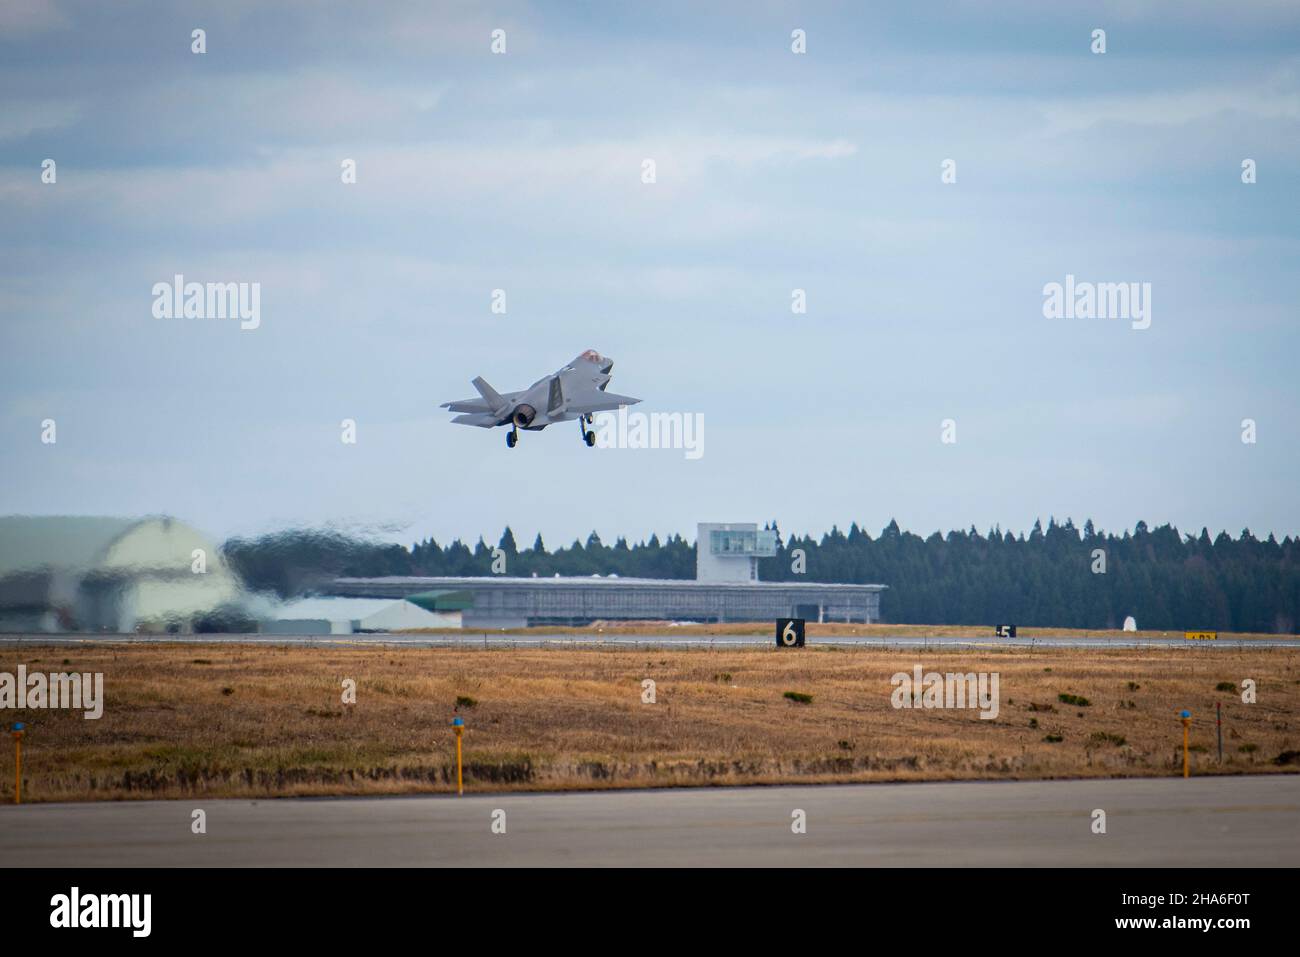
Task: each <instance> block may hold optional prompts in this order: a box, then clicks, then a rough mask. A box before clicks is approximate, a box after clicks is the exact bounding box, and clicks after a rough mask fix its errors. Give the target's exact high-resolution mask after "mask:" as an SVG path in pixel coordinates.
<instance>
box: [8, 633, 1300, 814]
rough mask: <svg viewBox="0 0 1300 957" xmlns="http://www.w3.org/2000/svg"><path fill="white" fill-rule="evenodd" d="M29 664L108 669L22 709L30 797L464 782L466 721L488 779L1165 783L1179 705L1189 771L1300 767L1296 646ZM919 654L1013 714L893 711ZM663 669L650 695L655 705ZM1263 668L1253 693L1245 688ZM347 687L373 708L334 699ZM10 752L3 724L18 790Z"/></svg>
mask: <svg viewBox="0 0 1300 957" xmlns="http://www.w3.org/2000/svg"><path fill="white" fill-rule="evenodd" d="M19 664H25V665H26V666H27V668H28V671H29V672H32V671H43V672H61V671H80V672H103V673H104V682H105V698H106V704H105V710H104V716H103V717H102V718H101V719H100V720H98V721H87V720H85V719H83V718H82V716H81V713H80V712H68V711H48V710H47V711H37V710H30V711H25V712H24V711H19V712H12V711H10V712H5V714H4V719H5V721H6V725H7V723H8V722H9V721H13V720H19V721H26V722H27V723H28V728H29V730H28V734H27V738H26V741H25V743H24V764H23V772H24V773H23V778H24V796H25V799H26V800H31V801H56V800H96V799H119V798H142V797H148V798H154V797H181V796H191V795H204V796H214V797H230V796H278V795H303V794H377V793H409V792H430V791H447V790H449V789H453V788H454V786H455V763H454V754H455V751H454V738H453V735H452V733H451V731H450V728H449V723H450V721H451V718H452V717H453V715H454V714H460V715H461V716H463V717H464V719H465V721H466V724H467V728H468V730H467V731H466V734H465V759H466V786H467V789H469V790H475V791H483V790H508V789H565V788H602V787H625V786H635V787H645V786H662V785H718V784H760V783H775V782H792V781H799V782H814V781H826V782H830V781H834V782H845V781H902V780H907V781H914V780H931V779H935V780H938V779H972V778H984V779H1012V778H1016V779H1025V778H1052V777H1087V776H1121V775H1172V774H1178V773H1181V756H1180V748H1181V734H1182V729H1181V726H1180V724H1179V721H1178V718H1177V712H1178V711H1179V709H1181V708H1184V707H1186V708H1190V709H1191V710H1192V712H1193V713H1194V716H1195V717H1194V723H1193V726H1192V741H1193V749H1194V750H1193V754H1192V759H1193V773H1195V774H1219V773H1225V774H1234V773H1244V772H1250V773H1260V772H1288V771H1289V772H1296V771H1298V770H1300V751H1298V749H1300V733H1297V731H1298V730H1300V729H1298V728H1297V724H1296V721H1297V715H1298V714H1300V660H1298V658H1297V655H1296V654H1295V652H1294V650H1289V649H1269V648H1255V649H1251V648H1247V649H1245V650H1237V649H1227V648H1218V649H1203V648H1196V647H1186V648H1184V647H1179V648H1174V649H1168V650H1165V649H1147V650H1142V651H1134V650H1124V649H1101V650H1070V649H1046V650H1043V649H1037V650H1030V649H990V650H984V649H978V650H975V649H972V650H962V651H955V650H952V649H933V650H929V651H918V650H910V651H884V650H880V649H865V650H859V649H847V648H844V649H841V648H828V647H823V648H816V647H811V648H808V649H804V650H801V651H795V650H784V651H783V650H778V649H775V648H770V649H761V648H742V649H728V650H710V649H706V648H700V649H691V650H673V651H665V650H659V649H656V650H645V649H640V650H635V649H626V648H620V649H608V648H599V647H597V648H566V649H556V648H532V649H505V648H501V649H487V650H485V649H482V648H476V649H470V648H466V649H459V648H435V649H409V648H406V649H400V650H398V649H384V648H373V647H370V648H349V647H345V646H330V647H321V648H301V647H299V648H286V647H248V646H239V645H204V646H200V645H184V646H180V645H155V646H140V645H133V646H125V645H119V646H110V645H86V646H78V647H75V648H67V647H53V646H47V647H36V646H27V647H23V648H5V649H3V650H0V671H8V672H11V673H12V672H15V671H16V669H17V666H18V665H19ZM916 664H920V665H922V666H923V668H924V669H925V670H926V671H927V672H928V671H937V672H972V671H973V672H980V671H990V672H997V673H998V674H999V676H1000V681H999V684H1000V692H1001V694H1000V697H1001V708H1000V713H999V715H998V716H997V718H996V719H995V720H982V719H980V718H979V716H978V713H977V712H976V711H974V710H938V709H935V710H911V709H895V708H894V707H893V706H892V705H891V701H890V693H891V691H892V687H891V684H890V677H891V675H893V674H894V673H895V672H899V671H905V672H911V670H912V668H913V666H914V665H916ZM647 678H649V679H652V680H653V681H654V682H655V683H656V688H655V690H656V702H655V703H654V704H644V703H642V682H643V680H644V679H647ZM1246 678H1250V679H1253V680H1254V681H1255V682H1256V686H1257V689H1258V702H1257V703H1255V704H1243V703H1242V701H1241V694H1240V691H1239V690H1235V689H1238V688H1239V687H1240V683H1241V681H1242V680H1243V679H1246ZM345 679H352V680H353V681H355V682H356V704H344V703H342V701H341V695H342V691H343V682H344V680H345ZM1221 685H1230V686H1231V689H1228V688H1227V687H1225V688H1224V689H1223V690H1220V686H1221ZM787 691H790V692H795V693H797V694H801V695H810V696H811V701H810V702H807V703H803V702H800V701H798V700H791V699H789V698H787V697H785V692H787ZM1062 695H1066V696H1081V697H1082V698H1084V699H1086V700H1087V702H1088V703H1087V704H1067V703H1065V702H1064V701H1063V700H1062V698H1061V696H1062ZM458 702H459V703H458ZM1215 702H1221V703H1222V705H1223V718H1224V722H1223V762H1222V764H1219V763H1218V761H1217V755H1216V741H1215V725H1214V705H1215ZM13 761H14V755H13V748H12V745H11V742H9V740H8V737H7V736H6V737H5V738H4V739H3V740H0V787H2V788H3V789H4V793H5V795H6V797H7V796H8V794H10V793H12V786H13V769H14V765H13Z"/></svg>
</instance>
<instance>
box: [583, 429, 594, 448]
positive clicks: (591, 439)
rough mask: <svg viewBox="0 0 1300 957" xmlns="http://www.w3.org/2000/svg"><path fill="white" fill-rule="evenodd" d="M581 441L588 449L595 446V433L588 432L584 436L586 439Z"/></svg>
mask: <svg viewBox="0 0 1300 957" xmlns="http://www.w3.org/2000/svg"><path fill="white" fill-rule="evenodd" d="M583 441H584V442H586V443H587V447H588V448H590V447H591V446H593V445H595V444H596V433H595V432H588V433H587V435H586V437H585V438H584V439H583Z"/></svg>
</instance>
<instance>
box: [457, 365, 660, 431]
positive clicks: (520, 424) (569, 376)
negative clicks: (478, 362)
mask: <svg viewBox="0 0 1300 957" xmlns="http://www.w3.org/2000/svg"><path fill="white" fill-rule="evenodd" d="M613 368H614V361H613V360H612V359H606V358H605V357H604V356H602V355H601V354H600V353H599V352H597V351H596V350H594V349H588V350H587V351H586V352H584V353H583V354H582V355H580V356H578V357H577V358H576V359H574V360H573V361H572V362H570V363H569V364H568V365H567V366H565V367H564V368H563V369H560V370H559V371H558V372H556V373H555V374H554V375H548V376H547V377H546V378H544V379H538V380H537V381H536V382H534V383H533V384H532V385H531V386H529V387H528V388H527V389H524V390H522V391H520V392H507V393H505V394H504V395H503V394H501V393H500V392H497V391H496V390H495V389H493V388H492V386H490V385H488V384H487V382H486V381H485V380H484V379H483V377H482V376H479V377H478V378H476V379H474V380H473V383H472V385H473V386H474V388H475V389H477V390H478V394H479V396H480V398H477V399H459V400H457V401H455V402H444V403H443V404H442V408H444V409H450V410H451V411H452V412H463V413H465V414H464V415H458V416H456V418H454V419H452V420H451V421H453V422H456V423H459V424H460V425H477V426H479V427H480V428H483V429H491V428H494V427H495V426H498V425H508V426H510V431H509V432H507V433H506V446H507V447H509V448H512V449H513V448H514V447H515V443H516V442H518V441H519V430H520V429H526V430H528V431H530V432H540V431H541V430H542V429H544V428H546V427H547V426H548V425H550V424H551V423H553V422H568V421H570V420H572V419H577V420H578V428H579V429H580V430H581V432H582V440H583V441H584V442H586V443H587V445H589V446H591V445H595V444H596V433H595V432H592V431H591V430H590V429H588V428H587V426H588V425H590V424H591V422H592V417H593V414H594V413H596V412H608V411H612V410H614V409H617V408H618V407H619V406H622V405H635V404H636V403H637V402H640V401H641V400H640V399H633V398H631V397H630V396H626V395H615V394H614V393H613V392H606V391H605V387H606V386H607V385H609V372H610V370H611V369H613Z"/></svg>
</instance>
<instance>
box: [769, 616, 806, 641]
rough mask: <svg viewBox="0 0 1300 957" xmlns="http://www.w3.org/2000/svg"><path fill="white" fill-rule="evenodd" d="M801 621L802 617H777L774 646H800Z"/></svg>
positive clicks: (801, 638)
mask: <svg viewBox="0 0 1300 957" xmlns="http://www.w3.org/2000/svg"><path fill="white" fill-rule="evenodd" d="M803 621H804V620H803V619H802V618H778V619H777V620H776V646H777V647H778V648H802V647H803Z"/></svg>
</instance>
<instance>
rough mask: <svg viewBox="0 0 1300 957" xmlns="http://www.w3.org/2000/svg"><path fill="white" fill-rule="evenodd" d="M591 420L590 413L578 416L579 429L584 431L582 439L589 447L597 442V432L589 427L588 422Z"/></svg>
mask: <svg viewBox="0 0 1300 957" xmlns="http://www.w3.org/2000/svg"><path fill="white" fill-rule="evenodd" d="M590 421H591V416H590V415H580V416H578V431H579V432H581V433H582V441H584V442H586V443H587V447H588V448H590V447H591V446H593V445H595V444H596V433H595V432H591V431H588V429H587V423H588V422H590Z"/></svg>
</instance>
